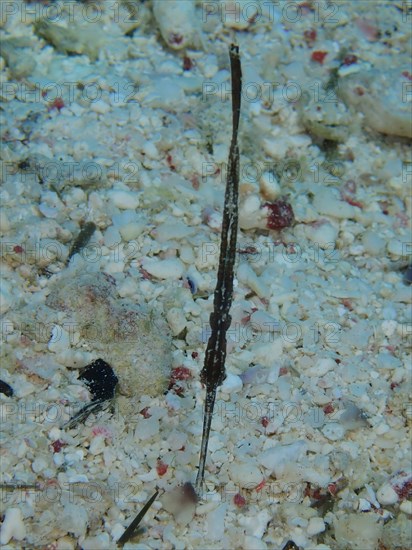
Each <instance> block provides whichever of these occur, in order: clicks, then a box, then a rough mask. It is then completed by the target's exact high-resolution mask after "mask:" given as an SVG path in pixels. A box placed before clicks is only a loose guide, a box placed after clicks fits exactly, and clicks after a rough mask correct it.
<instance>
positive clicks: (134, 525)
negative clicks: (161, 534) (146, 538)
mask: <svg viewBox="0 0 412 550" xmlns="http://www.w3.org/2000/svg"><path fill="white" fill-rule="evenodd" d="M158 494H159V491H156V492H155V493H154V495H152V496H151V497H150V498H149V500H148V501H147V502H146V504H145V505H144V506H143V508H142V509H141V510H140V512H139V513H138V514H137V516H136V517H135V518H134V520H133V521H132V523H131V524H130V525H129V527H128V528H127V529H126V531H125V532H124V533H123V535H122V536H121V537H120V539H119V540H118V541H117V544H125V543H126V542H127V541H128V540H129V539H131V538H132V536H133V534H134V533H135V531H136V529H137V528H138V526H139V523H140V522H141V521H142V519H143V518H144V516H145V515H146V512H147V511H148V510H149V508H150V506H151V505H152V504H153V502H154V501H155V500H156V498H157V496H158Z"/></svg>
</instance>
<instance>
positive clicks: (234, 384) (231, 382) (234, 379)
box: [221, 372, 243, 393]
mask: <svg viewBox="0 0 412 550" xmlns="http://www.w3.org/2000/svg"><path fill="white" fill-rule="evenodd" d="M242 387H243V382H242V379H241V378H240V376H238V375H237V374H232V373H230V372H228V373H227V376H226V378H225V380H224V381H223V384H222V386H221V389H222V391H224V392H225V393H236V392H238V391H240V390H241V389H242Z"/></svg>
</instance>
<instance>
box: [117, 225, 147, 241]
mask: <svg viewBox="0 0 412 550" xmlns="http://www.w3.org/2000/svg"><path fill="white" fill-rule="evenodd" d="M146 227H147V225H146V224H145V223H143V222H141V223H139V222H130V223H127V224H126V225H124V226H123V227H121V228H120V229H119V232H120V235H121V236H122V238H123V240H125V241H131V240H133V239H136V238H137V237H138V236H139V235H140V234H141V233H143V231H144V229H145V228H146Z"/></svg>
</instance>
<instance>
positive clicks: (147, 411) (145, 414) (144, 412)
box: [140, 407, 152, 418]
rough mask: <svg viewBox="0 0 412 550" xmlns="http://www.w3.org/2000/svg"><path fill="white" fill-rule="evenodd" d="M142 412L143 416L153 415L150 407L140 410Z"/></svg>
mask: <svg viewBox="0 0 412 550" xmlns="http://www.w3.org/2000/svg"><path fill="white" fill-rule="evenodd" d="M140 414H141V415H142V416H143V418H150V417H151V416H152V415H151V414H150V412H149V407H145V408H144V409H142V410H141V411H140Z"/></svg>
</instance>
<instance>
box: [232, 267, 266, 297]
mask: <svg viewBox="0 0 412 550" xmlns="http://www.w3.org/2000/svg"><path fill="white" fill-rule="evenodd" d="M237 277H238V280H239V281H240V282H241V283H243V284H244V285H246V286H248V287H249V288H250V289H251V290H253V292H256V294H257V295H258V296H259V298H264V297H266V296H268V289H267V286H266V285H265V284H264V283H263V282H262V280H261V279H260V277H258V276H257V275H256V273H255V272H254V271H253V269H252V268H251V267H250V266H249V265H248V264H247V263H246V262H244V263H242V264H240V266H239V267H238V270H237Z"/></svg>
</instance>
